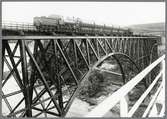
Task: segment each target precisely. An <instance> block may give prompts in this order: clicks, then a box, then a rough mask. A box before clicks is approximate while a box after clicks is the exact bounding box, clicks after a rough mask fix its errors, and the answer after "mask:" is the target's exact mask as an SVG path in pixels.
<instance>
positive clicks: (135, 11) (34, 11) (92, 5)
mask: <svg viewBox="0 0 167 119" xmlns="http://www.w3.org/2000/svg"><path fill="white" fill-rule="evenodd" d="M50 14H56V15H62V16H64V17H67V16H69V17H73V16H74V17H79V18H81V19H83V20H85V21H95V23H97V24H109V25H117V26H128V25H133V24H144V23H155V22H165V3H163V2H2V20H3V21H16V22H33V17H35V16H48V15H50Z"/></svg>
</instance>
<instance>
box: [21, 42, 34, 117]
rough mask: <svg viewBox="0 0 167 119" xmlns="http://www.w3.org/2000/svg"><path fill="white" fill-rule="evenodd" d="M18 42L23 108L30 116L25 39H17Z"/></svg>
mask: <svg viewBox="0 0 167 119" xmlns="http://www.w3.org/2000/svg"><path fill="white" fill-rule="evenodd" d="M19 43H20V55H21V60H22V62H21V66H22V77H23V85H24V90H25V91H24V96H25V108H26V109H27V110H26V113H25V115H26V116H27V117H32V110H31V101H30V100H31V99H30V97H31V96H30V87H29V86H30V81H29V79H28V71H27V70H28V69H27V58H26V57H27V56H26V51H25V45H26V44H25V40H19Z"/></svg>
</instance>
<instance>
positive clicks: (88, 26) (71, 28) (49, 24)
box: [33, 15, 133, 35]
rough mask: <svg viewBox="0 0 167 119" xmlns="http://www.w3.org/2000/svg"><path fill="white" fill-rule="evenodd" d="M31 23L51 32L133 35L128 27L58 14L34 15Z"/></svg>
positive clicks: (39, 28)
mask: <svg viewBox="0 0 167 119" xmlns="http://www.w3.org/2000/svg"><path fill="white" fill-rule="evenodd" d="M33 24H34V26H35V27H36V29H37V30H40V31H52V32H70V33H74V34H78V33H83V34H94V35H95V34H96V35H100V34H101V35H114V34H119V35H133V32H132V31H131V30H130V29H125V28H114V27H112V26H106V25H98V24H95V22H93V23H88V22H84V21H82V20H81V19H80V18H74V17H73V18H70V17H67V18H64V17H63V16H60V15H50V16H47V17H46V16H41V17H34V20H33Z"/></svg>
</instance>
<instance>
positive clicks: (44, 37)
mask: <svg viewBox="0 0 167 119" xmlns="http://www.w3.org/2000/svg"><path fill="white" fill-rule="evenodd" d="M87 38H89V39H91V38H141V39H143V38H149V39H156V38H158V37H155V36H154V37H153V36H149V37H147V36H51V35H50V36H49V35H48V36H2V39H3V40H8V39H11V40H18V39H23V40H34V39H38V40H40V39H41V40H45V39H46V40H48V39H87Z"/></svg>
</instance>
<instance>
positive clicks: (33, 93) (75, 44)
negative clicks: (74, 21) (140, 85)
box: [2, 29, 160, 117]
mask: <svg viewBox="0 0 167 119" xmlns="http://www.w3.org/2000/svg"><path fill="white" fill-rule="evenodd" d="M2 30H3V32H2V33H3V37H2V55H3V58H2V66H3V78H2V103H3V106H4V107H6V108H7V109H8V111H6V112H5V113H4V114H3V116H7V117H38V116H39V115H44V117H50V116H51V117H53V116H55V117H64V116H65V115H66V114H67V112H68V110H69V108H70V106H71V104H72V102H73V100H74V98H75V97H76V95H77V94H78V93H79V91H80V88H81V86H82V85H84V81H86V80H88V77H89V75H90V73H91V72H92V71H94V70H98V71H106V72H109V73H112V74H115V75H119V76H121V77H122V82H123V83H124V84H125V83H126V82H128V80H129V79H130V78H131V77H132V76H130V75H128V74H129V72H128V71H132V72H133V73H134V74H137V73H139V72H140V71H142V70H143V69H144V68H145V67H147V66H148V65H149V64H150V63H152V62H153V61H154V60H156V59H157V58H158V52H157V43H158V41H159V39H160V37H157V36H142V35H125V36H120V35H115V36H113V35H112V34H111V35H110V36H105V35H103V36H98V34H96V35H94V36H93V35H91V36H90V35H89V34H85V35H82V36H78V35H77V34H71V35H69V34H68V36H67V35H66V34H65V33H64V34H63V33H61V34H57V33H56V32H51V33H50V32H49V31H48V32H47V33H46V32H45V33H43V32H36V31H32V30H27V29H21V30H18V29H2ZM118 34H119V33H118ZM106 59H107V60H108V61H112V63H114V64H117V65H118V66H119V69H120V70H119V71H118V72H114V71H107V70H104V69H101V68H100V65H101V64H102V63H103V62H105V60H106ZM5 67H6V69H7V70H5ZM11 77H12V78H11ZM151 77H154V75H151ZM11 80H13V82H15V83H13V85H16V86H17V90H12V91H6V90H5V87H7V88H10V87H8V85H7V84H8V83H9V82H10V81H11ZM143 82H144V84H145V86H146V87H147V85H149V82H148V80H146V79H145V80H143ZM67 93H68V96H67V95H66V94H67ZM15 96H19V97H20V99H19V101H18V102H17V103H16V104H15V103H14V102H13V101H12V100H10V97H15ZM44 97H45V98H44ZM44 102H45V105H44ZM37 112H38V113H37ZM2 113H3V109H2Z"/></svg>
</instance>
